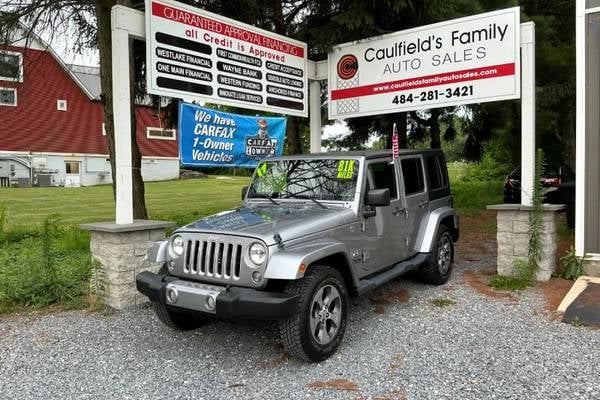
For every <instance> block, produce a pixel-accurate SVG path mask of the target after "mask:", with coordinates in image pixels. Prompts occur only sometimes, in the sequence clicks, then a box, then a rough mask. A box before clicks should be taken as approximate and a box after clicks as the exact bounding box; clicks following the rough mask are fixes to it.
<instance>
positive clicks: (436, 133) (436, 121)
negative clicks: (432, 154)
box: [429, 108, 442, 149]
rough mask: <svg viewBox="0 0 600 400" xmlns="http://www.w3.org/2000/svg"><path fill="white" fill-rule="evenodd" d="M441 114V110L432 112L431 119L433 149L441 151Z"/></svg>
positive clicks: (436, 109) (430, 134)
mask: <svg viewBox="0 0 600 400" xmlns="http://www.w3.org/2000/svg"><path fill="white" fill-rule="evenodd" d="M440 114H441V111H440V109H439V108H434V109H433V110H431V117H430V118H429V136H430V137H431V148H432V149H439V148H440V147H442V141H441V140H440Z"/></svg>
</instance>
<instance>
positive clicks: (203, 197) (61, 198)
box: [0, 176, 249, 227]
mask: <svg viewBox="0 0 600 400" xmlns="http://www.w3.org/2000/svg"><path fill="white" fill-rule="evenodd" d="M248 181H249V179H248V178H247V177H212V176H211V177H208V178H205V179H190V180H177V181H167V182H147V183H146V185H145V186H146V204H147V207H148V213H149V214H150V218H154V219H171V220H175V221H177V222H179V223H183V222H187V221H189V220H191V219H192V218H193V217H200V216H205V215H209V214H213V213H215V212H219V211H222V210H224V209H228V208H231V207H236V206H238V205H239V204H240V203H241V200H240V198H241V188H242V187H243V186H244V185H246V184H247V183H248ZM0 202H5V203H6V205H7V208H8V210H7V211H8V220H7V223H8V226H9V227H15V226H23V225H27V226H30V225H39V224H40V223H42V221H43V220H44V219H45V218H46V216H47V215H49V214H58V216H59V218H60V221H61V223H63V224H80V223H85V222H99V221H110V220H113V219H114V218H115V203H114V201H113V198H112V189H111V186H110V185H102V186H92V187H82V188H27V189H19V188H10V189H5V188H3V189H0Z"/></svg>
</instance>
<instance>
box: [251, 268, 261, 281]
mask: <svg viewBox="0 0 600 400" xmlns="http://www.w3.org/2000/svg"><path fill="white" fill-rule="evenodd" d="M252 281H253V282H254V283H259V282H260V281H262V274H261V273H260V272H258V271H254V272H253V273H252Z"/></svg>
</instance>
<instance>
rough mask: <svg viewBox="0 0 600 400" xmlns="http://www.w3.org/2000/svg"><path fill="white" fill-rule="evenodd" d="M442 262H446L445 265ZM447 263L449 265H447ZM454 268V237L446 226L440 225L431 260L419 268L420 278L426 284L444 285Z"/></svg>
mask: <svg viewBox="0 0 600 400" xmlns="http://www.w3.org/2000/svg"><path fill="white" fill-rule="evenodd" d="M447 245H449V248H447V247H446V246H447ZM448 251H449V253H448ZM442 258H443V260H442ZM442 262H444V265H442V264H441V263H442ZM446 262H448V263H449V264H446ZM453 266H454V242H453V241H452V235H451V234H450V229H448V227H447V226H446V225H440V227H439V229H438V234H437V237H436V239H435V247H434V249H433V251H432V252H431V259H430V260H429V262H428V263H426V264H424V265H422V266H421V268H419V276H420V278H421V280H422V281H424V282H425V283H429V284H432V285H442V284H444V283H446V282H448V279H449V278H450V275H451V274H452V268H453Z"/></svg>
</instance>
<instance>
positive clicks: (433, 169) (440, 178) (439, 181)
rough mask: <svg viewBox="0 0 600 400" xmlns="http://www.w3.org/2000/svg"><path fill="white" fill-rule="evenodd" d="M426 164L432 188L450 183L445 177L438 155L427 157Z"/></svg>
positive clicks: (438, 187)
mask: <svg viewBox="0 0 600 400" xmlns="http://www.w3.org/2000/svg"><path fill="white" fill-rule="evenodd" d="M425 164H426V166H427V176H428V177H429V188H430V190H436V189H440V188H443V187H445V186H447V185H448V183H447V182H446V180H445V179H444V174H443V173H442V168H441V166H440V160H439V157H437V156H431V157H427V159H426V161H425Z"/></svg>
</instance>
